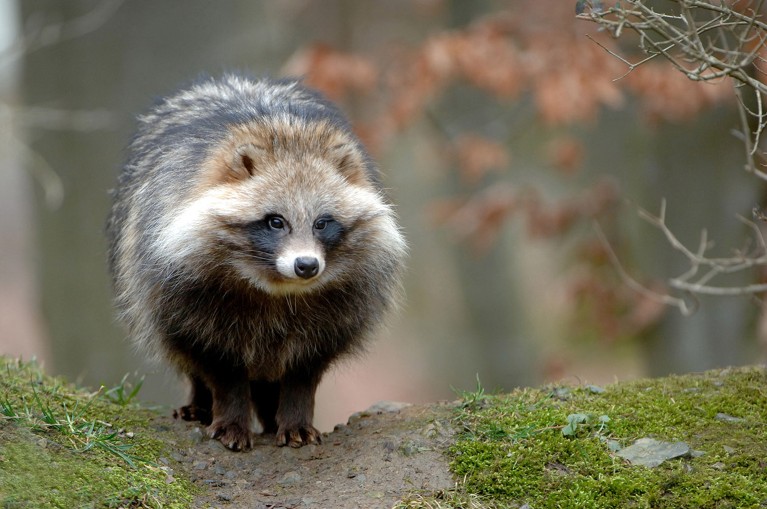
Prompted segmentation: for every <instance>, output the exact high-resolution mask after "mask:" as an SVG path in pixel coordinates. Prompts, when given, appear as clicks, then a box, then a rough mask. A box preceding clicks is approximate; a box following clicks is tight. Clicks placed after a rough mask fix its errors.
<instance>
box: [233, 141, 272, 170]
mask: <svg viewBox="0 0 767 509" xmlns="http://www.w3.org/2000/svg"><path fill="white" fill-rule="evenodd" d="M266 155H267V150H266V149H265V148H264V147H259V146H258V145H253V144H252V143H246V144H244V145H240V146H239V147H237V150H235V151H234V158H233V159H232V165H231V167H232V169H233V170H234V171H235V173H237V174H238V175H241V176H243V177H244V176H253V175H254V174H255V172H256V169H257V168H258V166H259V163H260V162H261V161H262V160H263V159H264V157H266Z"/></svg>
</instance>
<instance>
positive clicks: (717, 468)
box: [711, 461, 725, 470]
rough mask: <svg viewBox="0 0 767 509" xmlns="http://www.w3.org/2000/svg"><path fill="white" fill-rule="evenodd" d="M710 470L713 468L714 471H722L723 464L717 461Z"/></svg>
mask: <svg viewBox="0 0 767 509" xmlns="http://www.w3.org/2000/svg"><path fill="white" fill-rule="evenodd" d="M711 468H713V469H715V470H724V469H725V464H724V463H722V462H721V461H717V462H716V463H714V464H713V465H711Z"/></svg>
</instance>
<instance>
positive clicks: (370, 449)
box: [169, 402, 454, 509]
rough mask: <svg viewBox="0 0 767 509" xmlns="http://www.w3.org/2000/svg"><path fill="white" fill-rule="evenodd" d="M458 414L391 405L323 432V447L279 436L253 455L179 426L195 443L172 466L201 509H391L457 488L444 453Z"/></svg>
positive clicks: (261, 439)
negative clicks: (283, 441)
mask: <svg viewBox="0 0 767 509" xmlns="http://www.w3.org/2000/svg"><path fill="white" fill-rule="evenodd" d="M451 414H452V405H451V404H446V403H443V404H435V405H428V406H410V405H403V404H399V403H391V402H386V403H382V404H378V405H374V406H373V407H371V408H370V409H368V410H367V411H365V412H360V413H357V414H355V415H353V416H352V417H351V418H350V419H349V422H348V423H347V424H343V425H338V426H336V428H335V429H334V430H333V432H331V433H325V434H323V436H322V444H321V445H309V446H304V447H301V448H299V449H293V448H290V447H277V446H276V445H275V437H274V435H259V436H257V437H256V439H255V442H254V446H253V448H252V450H250V451H246V452H231V451H229V450H227V449H225V448H224V447H223V446H222V445H221V444H220V443H219V442H218V441H217V440H211V439H209V438H207V436H205V434H204V430H202V429H201V428H200V427H199V426H196V425H194V424H191V423H187V422H183V421H173V422H172V424H171V426H173V427H174V429H176V430H177V431H178V432H179V433H180V434H186V435H187V436H188V437H189V438H191V440H190V441H188V442H189V444H191V445H188V446H185V447H184V448H183V449H177V450H176V451H175V452H173V454H172V456H173V457H172V460H174V461H173V464H174V465H180V467H181V469H182V470H184V471H186V474H187V475H188V476H189V477H190V478H191V479H192V481H193V482H194V484H195V485H197V486H199V487H200V488H202V491H203V494H202V495H201V496H199V497H198V499H197V500H196V502H195V507H196V508H209V507H216V508H240V507H241V508H249V509H251V508H253V509H266V508H269V509H277V508H286V509H287V508H290V509H293V508H296V509H298V508H302V509H303V508H334V509H335V508H338V509H345V508H350V509H351V508H371V509H375V508H390V507H392V506H393V505H394V504H396V503H397V501H399V500H401V499H402V498H403V497H404V496H405V495H407V494H408V493H412V492H414V491H419V490H428V491H436V490H441V489H447V488H451V487H453V485H454V480H453V477H452V475H451V474H450V472H449V470H448V462H447V459H446V457H445V455H444V451H445V448H446V447H447V446H448V444H449V443H450V442H451V436H452V435H453V430H452V428H451ZM169 462H170V460H169ZM176 462H178V463H176Z"/></svg>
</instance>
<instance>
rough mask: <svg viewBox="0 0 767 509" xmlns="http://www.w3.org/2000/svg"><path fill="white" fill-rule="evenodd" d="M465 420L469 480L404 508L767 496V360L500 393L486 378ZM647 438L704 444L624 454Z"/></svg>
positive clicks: (454, 452) (460, 474) (462, 437)
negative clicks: (682, 450)
mask: <svg viewBox="0 0 767 509" xmlns="http://www.w3.org/2000/svg"><path fill="white" fill-rule="evenodd" d="M573 422H574V423H575V424H574V425H573V424H571V423H573ZM456 424H457V425H458V426H459V438H458V440H457V442H456V443H455V445H454V446H453V447H452V448H451V451H450V454H451V458H452V463H451V469H452V470H453V471H454V473H455V474H456V476H457V478H458V479H461V480H462V483H461V486H460V488H459V489H458V490H456V492H454V493H441V494H437V495H430V496H427V497H423V496H419V497H416V498H414V499H412V500H410V501H406V502H403V504H402V506H403V507H521V506H524V505H525V504H528V506H529V507H530V508H532V509H542V508H571V507H578V508H618V507H620V508H625V507H629V508H696V509H697V508H720V509H721V508H730V507H732V508H763V507H767V376H766V375H765V371H764V370H763V369H758V368H748V369H727V370H718V371H712V372H707V373H703V374H699V375H686V376H678V377H668V378H662V379H656V380H641V381H636V382H632V383H621V384H616V385H612V386H608V387H605V388H604V389H603V388H600V387H593V386H585V387H547V388H543V389H521V390H518V391H515V392H513V393H511V394H508V395H502V396H501V395H499V396H489V395H486V394H484V392H483V391H482V389H480V388H478V389H477V391H475V392H473V393H467V394H465V395H464V399H463V404H462V406H461V407H460V410H459V412H458V415H457V417H456ZM643 437H652V438H655V439H657V440H663V441H684V442H686V443H687V444H688V445H689V446H690V447H691V448H692V449H693V451H694V452H693V454H692V455H691V456H689V457H686V458H681V459H672V460H667V461H665V462H664V463H662V464H661V465H660V466H658V467H655V468H648V467H644V466H637V465H631V464H629V463H628V462H627V461H625V460H624V459H622V458H621V457H619V456H617V455H616V454H615V451H616V450H618V449H619V448H621V447H625V446H628V445H631V444H632V443H633V442H634V441H635V440H636V439H639V438H643Z"/></svg>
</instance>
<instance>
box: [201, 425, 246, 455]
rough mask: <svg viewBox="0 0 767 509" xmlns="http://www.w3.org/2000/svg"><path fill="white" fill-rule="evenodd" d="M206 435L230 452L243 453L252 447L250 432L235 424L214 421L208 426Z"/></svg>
mask: <svg viewBox="0 0 767 509" xmlns="http://www.w3.org/2000/svg"><path fill="white" fill-rule="evenodd" d="M208 435H209V436H210V438H214V439H218V440H219V441H220V442H221V443H222V444H223V445H224V447H226V448H227V449H231V450H232V451H245V450H248V449H250V448H251V446H252V445H253V442H252V436H251V432H250V430H249V429H248V428H247V427H243V426H242V425H241V424H239V423H236V422H224V421H219V420H216V421H214V422H213V424H211V425H210V426H208Z"/></svg>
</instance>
